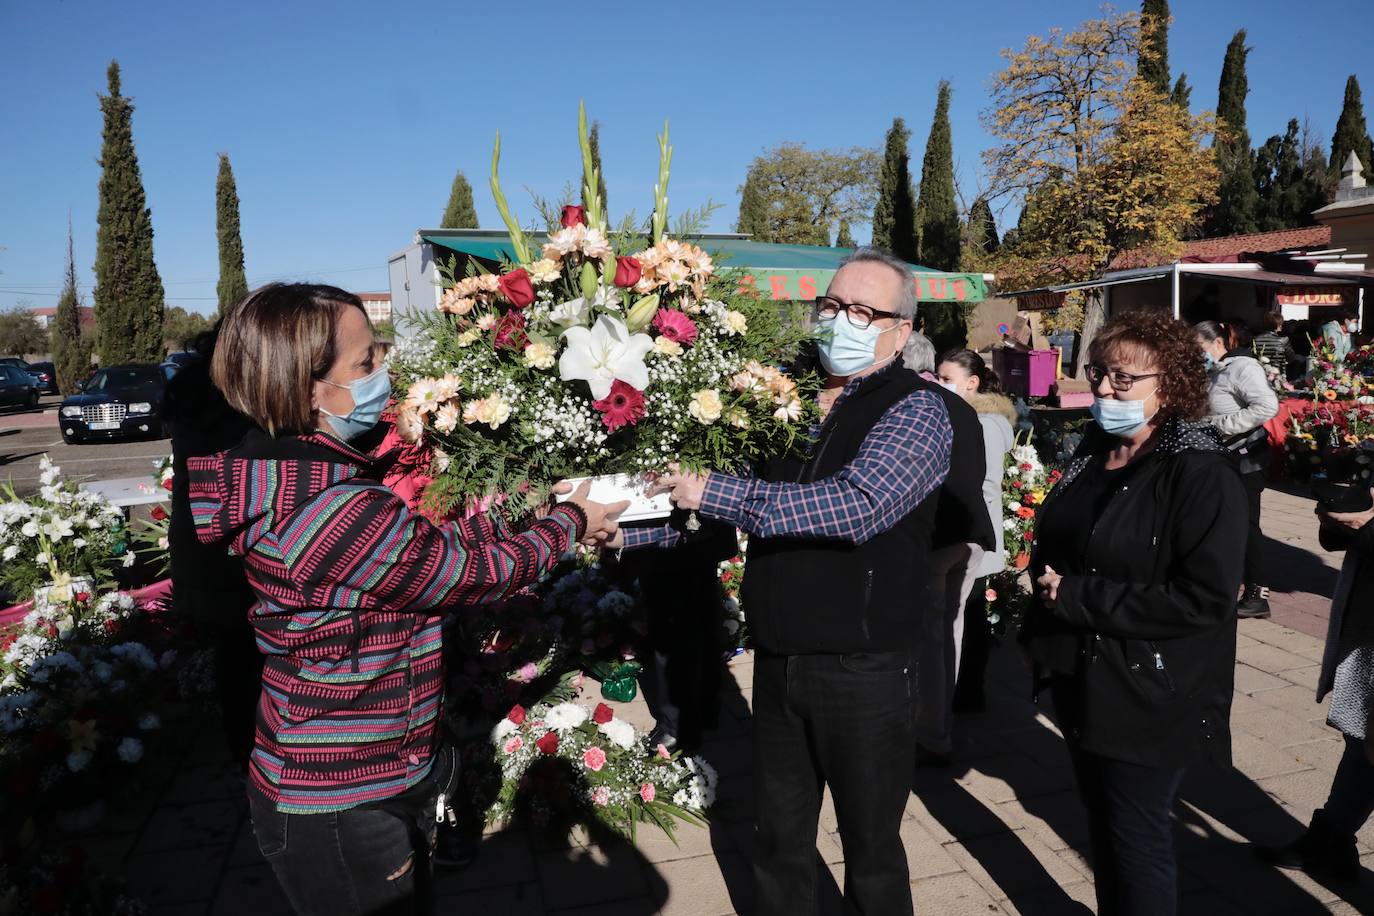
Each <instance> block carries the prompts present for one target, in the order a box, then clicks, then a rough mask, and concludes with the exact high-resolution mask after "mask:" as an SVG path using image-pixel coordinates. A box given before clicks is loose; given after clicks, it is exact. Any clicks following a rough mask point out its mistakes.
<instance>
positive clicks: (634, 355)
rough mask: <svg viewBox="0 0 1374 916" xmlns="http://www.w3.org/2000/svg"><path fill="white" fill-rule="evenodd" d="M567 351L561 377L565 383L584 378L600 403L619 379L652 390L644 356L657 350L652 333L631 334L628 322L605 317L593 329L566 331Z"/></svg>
mask: <svg viewBox="0 0 1374 916" xmlns="http://www.w3.org/2000/svg"><path fill="white" fill-rule="evenodd" d="M563 339H564V340H565V341H567V348H566V349H564V351H563V355H562V356H561V357H559V359H558V374H559V377H560V378H562V379H563V381H565V382H569V381H572V380H574V379H582V380H584V381H586V383H587V385H588V386H589V387H590V388H591V390H592V397H594V398H596V399H597V400H600V399H601V398H604V397H606V396H607V395H608V394H610V393H611V383H612V382H614V381H615V380H616V379H619V380H620V381H622V382H624V383H625V384H627V385H630V386H632V387H634V388H636V389H638V390H640V391H643V390H644V389H645V388H647V387H649V368H648V367H647V366H645V365H644V357H645V356H647V355H648V353H649V351H650V350H652V349H653V348H654V341H653V338H651V337H650V336H649V335H648V334H631V333H630V331H629V329H628V328H626V327H625V322H623V321H621V320H620V319H619V318H612V317H611V316H610V315H602V316H601V317H600V318H598V319H597V320H596V324H594V325H592V327H591V329H590V330H589V329H587V328H583V327H574V328H569V329H568V330H566V331H564V332H563Z"/></svg>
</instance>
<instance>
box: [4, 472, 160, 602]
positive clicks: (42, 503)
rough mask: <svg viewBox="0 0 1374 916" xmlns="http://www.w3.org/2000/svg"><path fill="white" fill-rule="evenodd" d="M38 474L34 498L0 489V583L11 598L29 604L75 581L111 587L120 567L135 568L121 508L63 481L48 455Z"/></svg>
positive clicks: (11, 490) (65, 592)
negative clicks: (40, 593)
mask: <svg viewBox="0 0 1374 916" xmlns="http://www.w3.org/2000/svg"><path fill="white" fill-rule="evenodd" d="M38 473H39V481H38V482H39V486H38V492H37V493H35V494H34V495H33V496H30V497H28V498H22V499H21V498H20V497H19V496H18V495H16V493H15V491H14V488H13V487H12V486H11V485H9V484H6V485H5V486H4V487H3V488H2V489H0V494H3V496H4V501H3V502H0V585H3V586H4V588H5V590H6V591H8V592H9V593H10V596H11V597H12V598H14V599H15V600H16V601H25V600H28V599H29V598H30V597H32V596H33V594H34V592H35V590H37V589H39V588H41V587H43V586H47V585H52V584H55V585H57V586H59V588H61V587H62V586H63V585H64V584H66V583H70V582H72V581H73V580H83V579H84V580H87V581H88V583H95V584H108V583H109V582H111V580H112V577H113V572H114V570H115V568H116V567H118V566H121V565H122V566H126V567H127V566H132V565H133V563H134V556H133V554H132V553H131V552H129V550H128V533H127V532H126V530H125V527H124V514H123V513H122V512H121V511H120V510H119V509H118V508H116V507H115V506H113V505H111V504H110V502H109V500H107V499H105V498H104V497H103V496H99V495H97V494H95V493H92V492H90V491H88V490H83V489H81V488H80V487H78V486H77V485H76V484H73V483H71V482H68V481H64V480H62V479H61V474H62V469H61V468H59V467H58V466H57V465H55V464H53V463H52V461H51V460H50V459H49V458H48V456H47V455H44V456H43V457H42V458H41V459H40V460H39V470H38ZM67 593H68V592H67V591H63V592H62V596H65V595H66V594H67Z"/></svg>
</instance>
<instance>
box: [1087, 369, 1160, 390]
mask: <svg viewBox="0 0 1374 916" xmlns="http://www.w3.org/2000/svg"><path fill="white" fill-rule="evenodd" d="M1084 374H1086V375H1087V377H1088V384H1089V385H1092V386H1093V387H1094V388H1096V387H1097V386H1098V385H1100V384H1102V380H1103V379H1104V378H1105V379H1106V380H1107V382H1108V383H1109V384H1110V385H1111V386H1112V390H1113V391H1130V390H1131V389H1132V388H1134V387H1135V383H1136V382H1139V381H1143V380H1144V379H1147V378H1158V377H1159V373H1158V372H1151V373H1148V374H1146V375H1133V374H1132V373H1130V372H1122V371H1121V370H1120V369H1108V368H1107V367H1106V366H1102V365H1098V364H1097V363H1093V364H1091V365H1089V366H1088V367H1087V368H1086V370H1085V373H1084Z"/></svg>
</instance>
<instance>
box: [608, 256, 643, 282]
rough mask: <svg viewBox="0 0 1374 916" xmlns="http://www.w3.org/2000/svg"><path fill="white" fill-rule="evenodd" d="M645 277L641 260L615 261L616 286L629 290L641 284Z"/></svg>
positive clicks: (617, 259)
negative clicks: (642, 278)
mask: <svg viewBox="0 0 1374 916" xmlns="http://www.w3.org/2000/svg"><path fill="white" fill-rule="evenodd" d="M643 276H644V268H643V266H641V265H640V263H639V258H629V257H626V258H616V259H615V285H616V286H619V287H620V288H621V289H627V288H629V287H631V286H634V285H635V284H636V283H638V282H639V280H640V278H641V277H643Z"/></svg>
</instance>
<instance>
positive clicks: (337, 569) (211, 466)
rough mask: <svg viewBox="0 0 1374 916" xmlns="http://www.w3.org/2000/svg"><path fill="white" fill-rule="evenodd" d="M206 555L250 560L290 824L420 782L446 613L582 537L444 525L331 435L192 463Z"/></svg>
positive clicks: (529, 573)
mask: <svg viewBox="0 0 1374 916" xmlns="http://www.w3.org/2000/svg"><path fill="white" fill-rule="evenodd" d="M189 470H190V488H191V511H192V514H193V515H194V517H195V524H196V533H197V536H198V537H199V538H200V540H201V541H203V542H206V543H220V544H224V545H225V546H227V547H228V549H229V550H231V551H232V552H233V553H235V554H238V555H240V556H242V557H243V558H244V568H245V570H246V571H247V574H248V580H249V583H250V584H251V585H252V587H253V590H254V593H255V595H256V596H257V601H256V603H255V604H254V605H253V607H252V609H251V610H250V612H249V613H250V614H251V623H252V625H253V627H254V629H255V631H256V635H257V642H258V648H259V650H260V651H261V652H263V653H264V654H265V655H266V664H265V666H264V668H263V675H262V696H261V699H260V701H259V703H258V712H257V737H256V746H255V748H254V750H253V754H252V757H251V759H250V763H249V778H250V782H251V785H252V786H253V788H254V789H256V790H257V791H259V792H260V793H262V795H263V796H264V797H266V798H267V799H268V800H270V801H271V802H272V803H273V804H275V805H276V807H277V810H279V811H282V812H285V813H288V814H313V813H323V812H328V811H340V810H344V809H347V808H352V807H354V806H356V805H359V804H363V803H367V802H374V801H378V800H380V799H385V798H388V797H390V796H392V795H396V794H398V793H400V792H403V791H405V790H406V789H408V788H410V787H411V786H413V785H415V784H417V783H418V782H420V781H421V780H422V779H424V778H425V777H426V776H427V775H428V773H429V770H430V766H431V763H432V759H433V754H434V752H435V751H436V750H437V744H438V733H439V718H440V715H441V713H442V707H443V703H442V700H443V697H442V693H443V680H444V677H443V661H442V656H441V652H440V649H441V644H442V636H441V632H440V629H441V622H442V615H443V614H444V613H445V612H447V611H451V610H454V609H456V608H458V607H461V606H464V605H471V604H477V603H482V602H487V601H493V600H496V599H499V598H502V597H505V596H507V595H509V594H511V593H512V592H514V591H516V590H518V589H520V588H522V587H524V586H527V585H529V584H531V583H533V582H534V581H536V580H537V579H538V577H539V576H540V575H542V574H543V573H544V572H546V571H547V570H548V569H549V568H550V567H552V566H553V564H554V563H555V562H556V561H557V560H558V557H559V556H560V555H561V554H562V553H563V552H564V551H566V550H567V549H568V548H569V547H570V546H571V545H572V544H573V543H574V542H576V540H577V539H578V538H579V537H581V535H582V533H583V531H584V530H585V527H586V517H585V516H584V515H583V513H582V511H581V509H579V508H576V507H574V506H571V505H569V504H566V503H565V504H562V505H559V506H557V507H555V508H554V509H553V510H552V511H551V512H549V514H548V515H546V516H544V517H543V518H542V519H540V520H538V521H535V522H533V523H532V524H530V525H529V526H528V527H527V528H526V529H525V530H523V531H521V532H520V533H513V532H510V531H507V530H505V529H504V528H502V529H498V528H497V527H496V526H495V525H494V524H493V523H492V522H491V521H490V520H488V519H486V518H474V519H468V520H464V521H460V522H454V523H449V524H445V525H442V526H435V525H432V524H430V523H429V522H428V521H426V520H425V519H424V518H422V517H420V516H419V515H416V514H415V513H413V512H411V511H410V510H409V509H408V508H407V507H406V505H405V503H404V502H402V501H401V499H400V498H398V497H397V496H396V495H395V494H394V493H393V492H391V491H390V490H389V489H387V488H386V487H384V486H382V485H381V484H380V483H378V482H377V480H376V479H375V474H374V472H373V468H372V465H371V464H370V459H369V458H367V457H366V456H364V455H362V454H361V453H359V452H357V451H355V450H354V449H352V448H350V447H349V446H347V445H345V444H343V443H341V442H339V441H338V440H336V439H334V438H332V437H330V436H328V435H325V434H323V433H315V434H312V435H309V436H301V437H284V438H282V439H273V438H271V437H270V436H268V435H266V434H265V433H260V432H258V433H253V434H250V435H249V436H248V438H246V439H244V441H243V443H241V444H240V445H239V446H237V447H235V448H234V449H231V450H230V451H228V452H223V453H221V454H219V455H214V456H211V457H209V458H193V459H191V460H190V462H189Z"/></svg>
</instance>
